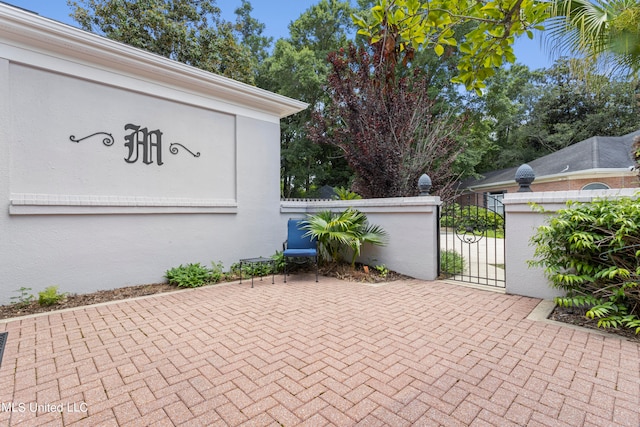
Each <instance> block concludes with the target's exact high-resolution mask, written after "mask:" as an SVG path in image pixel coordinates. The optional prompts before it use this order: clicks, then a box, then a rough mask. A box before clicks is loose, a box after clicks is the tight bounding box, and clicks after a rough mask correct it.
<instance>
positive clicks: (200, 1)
mask: <svg viewBox="0 0 640 427" xmlns="http://www.w3.org/2000/svg"><path fill="white" fill-rule="evenodd" d="M68 4H69V6H70V7H71V8H72V11H73V13H72V16H73V18H74V19H75V20H76V21H77V22H78V24H79V25H80V27H81V28H82V29H84V30H87V31H92V32H96V33H98V34H101V35H104V36H106V37H108V38H110V39H113V40H117V41H120V42H123V43H127V44H129V45H131V46H135V47H138V48H141V49H144V50H147V51H150V52H153V53H156V54H159V55H162V56H164V57H167V58H170V59H173V60H176V61H179V62H182V63H185V64H188V65H191V66H194V67H197V68H200V69H203V70H206V71H211V72H214V73H218V74H221V75H224V76H226V77H230V78H233V79H236V80H240V81H243V82H247V83H253V82H254V76H255V70H254V69H253V68H252V65H254V64H255V63H256V62H255V61H253V60H252V52H251V49H250V47H249V46H247V45H243V44H241V43H239V41H238V39H237V38H236V36H235V32H234V31H235V29H234V27H233V25H232V24H231V23H229V22H226V21H224V20H222V19H221V18H220V9H219V8H218V7H217V6H216V5H215V1H214V0H144V1H139V0H80V1H72V0H68ZM247 4H248V2H245V3H243V7H245V8H246V6H247ZM241 16H244V17H245V18H244V19H245V21H246V16H247V15H246V13H244V12H243V13H242V14H241ZM245 39H246V38H245Z"/></svg>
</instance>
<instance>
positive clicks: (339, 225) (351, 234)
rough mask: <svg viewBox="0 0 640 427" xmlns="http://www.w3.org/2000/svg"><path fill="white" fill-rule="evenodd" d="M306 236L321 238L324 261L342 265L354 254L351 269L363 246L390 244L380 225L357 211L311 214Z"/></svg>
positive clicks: (321, 251)
mask: <svg viewBox="0 0 640 427" xmlns="http://www.w3.org/2000/svg"><path fill="white" fill-rule="evenodd" d="M302 228H303V229H304V230H306V231H307V233H306V234H305V236H312V237H314V238H315V239H318V242H319V244H320V245H319V246H320V256H321V258H323V259H325V260H329V261H333V262H340V261H341V260H342V255H343V253H344V251H345V250H350V251H351V267H352V268H355V263H356V259H357V258H358V257H359V256H360V252H361V250H362V245H363V244H365V243H369V244H372V245H376V246H384V245H385V244H386V238H387V233H386V231H384V230H383V229H382V227H380V226H378V225H371V224H369V223H368V222H367V216H366V215H365V214H364V213H362V212H360V211H358V210H356V209H353V208H349V209H347V210H345V211H343V212H340V213H333V212H331V211H322V212H319V213H318V214H316V215H309V216H308V217H307V220H306V221H305V224H304V226H303V227H302Z"/></svg>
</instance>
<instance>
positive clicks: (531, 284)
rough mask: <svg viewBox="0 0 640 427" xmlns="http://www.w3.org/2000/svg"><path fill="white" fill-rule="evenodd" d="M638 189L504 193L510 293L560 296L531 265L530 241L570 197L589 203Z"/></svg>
mask: <svg viewBox="0 0 640 427" xmlns="http://www.w3.org/2000/svg"><path fill="white" fill-rule="evenodd" d="M637 191H638V190H637V189H616V190H583V191H549V192H540V193H538V192H533V193H507V194H505V197H504V200H503V202H504V210H505V228H506V230H505V235H506V239H505V264H506V281H507V283H506V291H507V293H510V294H516V295H523V296H529V297H534V298H543V299H551V298H553V297H556V296H559V295H561V292H560V291H559V290H557V289H554V288H551V287H550V286H549V281H548V279H547V278H546V277H545V275H544V271H543V269H542V268H538V267H535V268H530V267H529V266H528V263H527V262H528V261H529V260H532V259H534V251H535V247H534V246H533V245H531V244H530V239H531V237H533V235H534V234H535V233H536V230H537V228H538V227H539V226H541V225H543V224H544V223H545V220H546V219H547V218H548V217H549V215H553V214H554V213H555V212H557V211H558V210H559V209H564V208H566V207H567V201H570V200H571V201H575V202H583V203H588V202H590V201H592V200H594V199H596V198H603V197H606V198H615V197H620V196H633V195H634V194H636V192H637ZM531 203H535V204H536V205H538V206H539V207H541V208H542V209H543V210H544V211H543V213H542V212H540V211H538V210H534V209H532V207H531Z"/></svg>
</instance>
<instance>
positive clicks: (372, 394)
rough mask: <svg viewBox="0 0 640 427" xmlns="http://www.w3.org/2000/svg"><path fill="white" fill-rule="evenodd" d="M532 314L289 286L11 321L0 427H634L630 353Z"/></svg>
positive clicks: (465, 292) (530, 305) (419, 297)
mask: <svg viewBox="0 0 640 427" xmlns="http://www.w3.org/2000/svg"><path fill="white" fill-rule="evenodd" d="M538 302H539V301H538V300H535V299H531V298H524V297H517V296H510V295H501V294H497V293H492V292H487V291H482V290H476V289H471V288H465V287H460V286H455V285H451V284H445V283H440V282H425V281H419V280H409V281H402V282H395V283H392V284H387V285H384V286H379V287H374V286H368V285H363V284H356V283H348V282H342V281H338V280H333V279H328V278H324V277H321V278H320V283H317V284H316V283H315V282H314V281H313V279H312V278H310V277H305V276H299V275H298V276H292V277H291V280H290V281H289V282H288V283H287V284H284V283H282V278H281V277H280V278H279V279H276V284H275V285H272V284H271V281H270V280H265V281H262V282H260V281H258V282H256V287H255V288H254V289H251V288H250V284H249V283H243V284H238V283H234V284H230V285H219V286H212V287H207V288H203V289H197V290H189V291H185V292H179V293H173V294H164V295H157V296H152V297H146V298H143V299H137V300H129V301H125V302H118V303H111V304H108V305H102V306H93V307H88V308H82V309H75V310H70V311H66V312H59V313H54V314H50V315H44V316H38V317H31V318H25V319H21V320H14V321H9V322H4V323H0V331H9V338H8V342H7V347H6V349H5V354H4V359H3V361H2V367H1V368H0V405H1V406H0V425H3V426H4V425H11V426H45V425H46V426H59V425H69V426H109V425H113V426H115V425H120V426H145V425H154V426H155V425H166V426H171V425H184V426H198V425H202V426H212V425H214V426H215V425H219V426H237V425H251V426H263V425H264V426H278V425H283V426H295V425H308V426H323V425H346V426H350V425H362V426H394V427H395V426H405V425H419V426H431V425H433V426H437V425H444V426H469V425H471V426H583V425H584V426H599V427H602V426H632V427H638V425H639V424H640V416H639V404H640V345H639V344H637V343H632V342H629V341H624V340H622V339H619V338H616V337H605V336H603V335H600V334H598V333H594V332H588V331H584V330H575V329H571V328H567V327H563V326H558V325H553V324H549V323H545V322H536V321H532V320H527V316H528V315H529V313H530V312H531V311H532V310H533V309H534V308H535V307H536V305H537V304H538ZM12 404H13V407H11V405H12Z"/></svg>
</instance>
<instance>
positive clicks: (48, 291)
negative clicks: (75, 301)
mask: <svg viewBox="0 0 640 427" xmlns="http://www.w3.org/2000/svg"><path fill="white" fill-rule="evenodd" d="M58 288H59V287H58V286H49V287H47V288H45V290H44V291H40V292H38V304H40V305H43V306H50V305H54V304H57V303H59V302H60V301H61V300H63V299H64V297H65V296H66V295H67V294H66V293H58Z"/></svg>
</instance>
